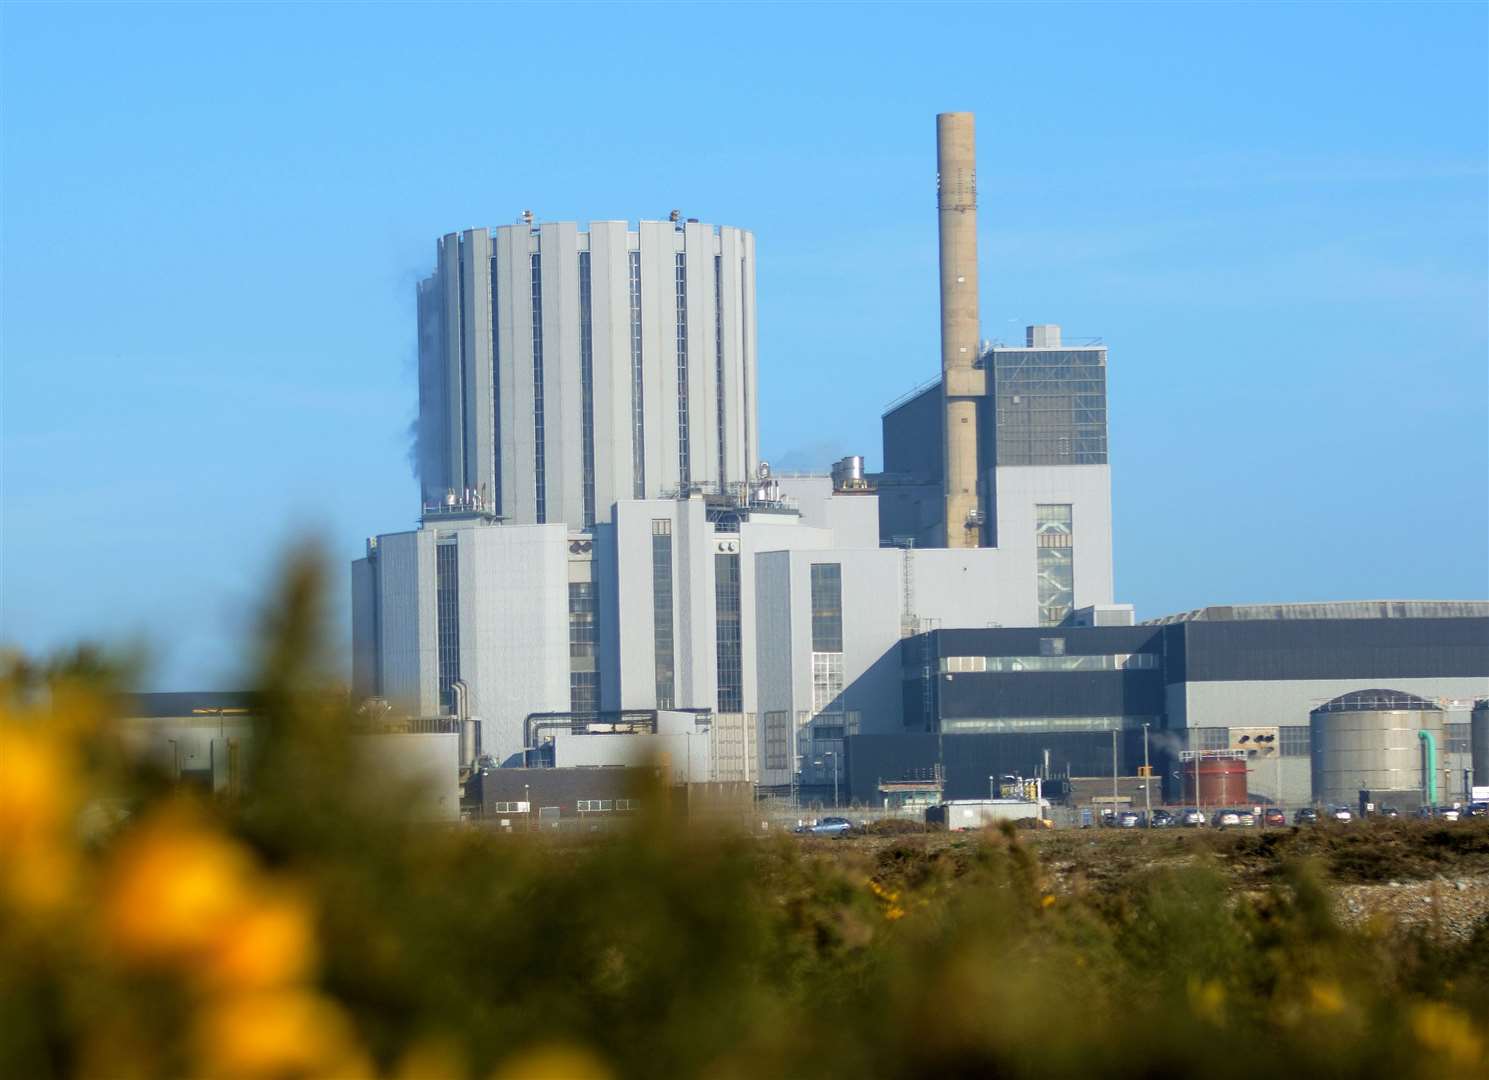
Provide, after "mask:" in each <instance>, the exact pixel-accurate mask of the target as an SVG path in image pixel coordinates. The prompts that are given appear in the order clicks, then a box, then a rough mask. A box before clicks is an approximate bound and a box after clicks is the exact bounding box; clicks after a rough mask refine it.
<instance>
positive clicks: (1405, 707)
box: [1308, 689, 1444, 804]
mask: <svg viewBox="0 0 1489 1080" xmlns="http://www.w3.org/2000/svg"><path fill="white" fill-rule="evenodd" d="M1308 721H1309V727H1310V729H1311V731H1310V734H1311V740H1312V748H1313V749H1312V759H1313V760H1312V764H1313V798H1314V800H1315V801H1316V802H1325V803H1346V804H1348V803H1353V802H1355V800H1356V799H1358V798H1359V794H1360V792H1361V791H1362V790H1366V789H1368V790H1370V791H1374V792H1387V791H1405V792H1422V791H1423V789H1424V780H1429V779H1430V781H1432V782H1433V784H1432V785H1429V786H1435V783H1436V782H1438V781H1441V779H1442V777H1441V769H1442V756H1443V749H1444V747H1443V713H1442V710H1441V709H1440V708H1439V707H1438V706H1437V705H1435V704H1433V703H1432V702H1430V701H1428V700H1426V699H1425V698H1420V697H1417V696H1416V695H1415V694H1408V693H1404V692H1403V691H1400V690H1383V689H1372V690H1356V691H1353V692H1352V693H1348V694H1343V695H1341V696H1340V697H1336V698H1334V699H1333V700H1332V701H1328V702H1325V703H1324V704H1322V705H1320V706H1318V708H1316V709H1314V710H1313V711H1312V712H1311V713H1310V714H1309V717H1308ZM1422 732H1426V733H1427V737H1426V738H1424V737H1423V736H1422V734H1421V733H1422ZM1429 757H1430V758H1431V759H1432V765H1433V767H1434V769H1435V770H1436V773H1437V774H1436V775H1434V776H1432V777H1430V778H1428V777H1426V776H1424V768H1425V767H1426V764H1427V759H1428V758H1429Z"/></svg>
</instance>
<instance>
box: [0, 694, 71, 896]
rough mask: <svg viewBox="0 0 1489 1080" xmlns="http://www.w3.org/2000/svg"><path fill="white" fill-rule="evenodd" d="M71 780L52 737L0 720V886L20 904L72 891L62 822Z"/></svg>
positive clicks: (67, 820)
mask: <svg viewBox="0 0 1489 1080" xmlns="http://www.w3.org/2000/svg"><path fill="white" fill-rule="evenodd" d="M76 792H77V788H76V783H75V782H74V780H73V770H72V769H71V768H70V767H69V763H68V760H67V756H66V754H64V752H63V751H62V749H61V747H60V746H59V745H58V744H57V742H56V741H55V740H53V739H50V738H48V737H46V736H45V735H43V734H41V733H40V732H38V731H37V730H34V729H27V728H21V727H19V726H15V725H14V724H13V723H12V722H11V718H10V717H9V716H7V717H5V718H4V723H3V724H0V892H4V893H6V894H8V895H9V896H10V897H11V898H12V899H13V900H14V901H15V902H16V903H17V904H19V905H20V906H21V907H22V908H23V909H26V910H32V911H37V910H47V909H51V908H54V907H56V906H58V905H60V904H61V903H63V902H64V901H65V900H66V899H67V898H68V896H69V895H70V894H71V893H72V884H73V877H74V874H75V872H76V861H75V859H74V848H73V844H72V838H71V837H69V836H68V835H67V834H66V832H67V827H68V825H69V824H70V821H71V817H72V814H73V811H74V808H75V806H76Z"/></svg>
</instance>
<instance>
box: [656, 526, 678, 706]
mask: <svg viewBox="0 0 1489 1080" xmlns="http://www.w3.org/2000/svg"><path fill="white" fill-rule="evenodd" d="M651 592H652V626H653V629H652V635H653V636H652V644H653V646H654V650H655V653H656V687H657V708H659V709H670V708H672V706H673V703H674V695H675V686H674V675H673V659H672V522H671V520H669V519H668V518H654V519H652V523H651Z"/></svg>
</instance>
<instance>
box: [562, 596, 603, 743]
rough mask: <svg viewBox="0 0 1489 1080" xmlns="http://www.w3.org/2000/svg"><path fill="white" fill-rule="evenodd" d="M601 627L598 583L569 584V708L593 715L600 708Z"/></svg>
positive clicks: (578, 714)
mask: <svg viewBox="0 0 1489 1080" xmlns="http://www.w3.org/2000/svg"><path fill="white" fill-rule="evenodd" d="M598 653H599V626H598V620H597V618H596V599H595V586H594V582H591V581H571V582H570V583H569V711H570V712H571V713H572V714H573V715H575V716H593V715H594V714H595V713H597V712H599V711H600V672H599V665H598V664H597V663H596V657H597V655H598Z"/></svg>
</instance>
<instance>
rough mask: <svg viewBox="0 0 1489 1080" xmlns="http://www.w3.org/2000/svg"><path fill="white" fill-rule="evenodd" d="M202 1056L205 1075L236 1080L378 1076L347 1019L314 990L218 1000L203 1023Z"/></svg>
mask: <svg viewBox="0 0 1489 1080" xmlns="http://www.w3.org/2000/svg"><path fill="white" fill-rule="evenodd" d="M197 1055H198V1058H197V1060H198V1062H199V1063H200V1065H201V1069H200V1073H201V1074H202V1075H207V1076H213V1077H222V1078H231V1080H250V1078H253V1077H273V1078H275V1080H279V1078H283V1077H312V1076H325V1077H345V1078H347V1080H355V1078H357V1077H367V1076H372V1075H375V1074H374V1071H373V1068H372V1063H371V1062H370V1061H369V1060H368V1059H367V1056H366V1055H365V1054H364V1053H363V1052H362V1050H361V1049H360V1048H359V1047H358V1045H357V1042H356V1039H355V1038H354V1036H353V1032H352V1026H351V1022H350V1021H349V1020H348V1019H347V1016H346V1014H345V1013H344V1012H343V1011H342V1010H341V1008H340V1007H339V1006H337V1005H336V1004H335V1003H334V1002H331V1001H329V1000H327V999H326V998H323V997H321V996H320V995H318V994H315V993H312V992H311V991H309V990H276V991H269V992H256V993H247V994H235V995H230V996H227V997H224V998H219V999H215V1000H214V1001H213V1002H212V1004H210V1005H209V1006H208V1007H207V1008H206V1009H205V1010H204V1011H203V1013H202V1015H201V1017H200V1018H199V1021H198V1025H197Z"/></svg>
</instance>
